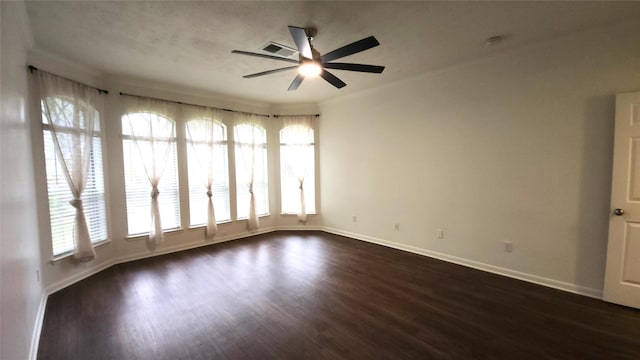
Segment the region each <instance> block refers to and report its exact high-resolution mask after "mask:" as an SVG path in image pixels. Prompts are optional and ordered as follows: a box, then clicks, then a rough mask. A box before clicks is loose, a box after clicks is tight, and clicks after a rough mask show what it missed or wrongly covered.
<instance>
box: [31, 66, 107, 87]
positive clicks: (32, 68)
mask: <svg viewBox="0 0 640 360" xmlns="http://www.w3.org/2000/svg"><path fill="white" fill-rule="evenodd" d="M27 68H29V72H30V73H32V74H33V72H34V71H42V72H45V73H47V74H51V75H54V76H57V77H59V78H61V79H65V80H69V81H72V82H74V83H77V84H80V85H83V86H87V87H90V88H92V89H96V90H98V93H100V94H108V93H109V91H107V90H105V89H100V88H97V87H95V86H91V85H87V84H84V83H81V82H79V81H76V80H73V79H69V78H66V77H64V76H60V75H57V74H54V73H50V72H48V71H44V70H40V69H38V68H37V67H35V66H33V65H28V66H27Z"/></svg>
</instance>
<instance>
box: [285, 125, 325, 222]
mask: <svg viewBox="0 0 640 360" xmlns="http://www.w3.org/2000/svg"><path fill="white" fill-rule="evenodd" d="M294 126H297V125H294ZM288 127H291V125H290V126H283V127H282V129H280V131H278V137H279V139H278V140H279V148H278V150H279V155H280V164H279V166H280V168H279V174H278V176H279V180H280V199H279V200H280V215H282V216H296V215H298V213H297V212H285V211H284V206H283V204H284V201H283V196H284V192H283V190H284V189H283V179H285V177H284V176H283V170H284V169H283V165H284V164H283V162H284V161H285V160H284V157H283V151H282V148H283V147H284V146H296V145H298V146H301V145H305V146H309V147H311V148H312V151H311V153H312V159H313V166H312V167H311V169H312V174H311V176H309V178H310V179H313V194H312V195H311V194H309V192H308V191H307V188H306V187H305V199H309V198H312V199H313V211H308V210H306V208H308V205H307V204H305V213H306V214H307V215H317V214H318V206H317V186H316V185H317V182H316V180H317V179H316V176H317V173H316V170H317V168H316V157H317V153H316V151H317V149H316V131H315V129H314V128H313V127H311V126H310V127H309V129H310V130H311V134H312V141H311V142H310V143H305V144H296V143H285V142H283V140H282V133H283V131H285V130H286V129H287V128H288ZM306 179H307V176H305V183H306Z"/></svg>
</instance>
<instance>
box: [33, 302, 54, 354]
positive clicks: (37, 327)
mask: <svg viewBox="0 0 640 360" xmlns="http://www.w3.org/2000/svg"><path fill="white" fill-rule="evenodd" d="M48 297H49V296H48V295H47V293H46V292H45V291H44V290H43V291H42V295H40V304H38V312H37V313H36V321H35V324H34V326H33V333H32V334H31V347H30V348H29V360H36V358H37V356H38V346H39V345H40V333H41V332H42V323H43V321H44V311H45V309H46V308H47V299H48Z"/></svg>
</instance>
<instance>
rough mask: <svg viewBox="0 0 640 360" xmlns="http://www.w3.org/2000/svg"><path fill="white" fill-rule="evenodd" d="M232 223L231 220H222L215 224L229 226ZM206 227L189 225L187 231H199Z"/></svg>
mask: <svg viewBox="0 0 640 360" xmlns="http://www.w3.org/2000/svg"><path fill="white" fill-rule="evenodd" d="M232 222H233V221H232V220H223V221H220V222H216V225H224V224H231V223H232ZM206 227H207V225H206V224H201V225H191V226H189V228H188V229H187V230H200V229H204V228H206Z"/></svg>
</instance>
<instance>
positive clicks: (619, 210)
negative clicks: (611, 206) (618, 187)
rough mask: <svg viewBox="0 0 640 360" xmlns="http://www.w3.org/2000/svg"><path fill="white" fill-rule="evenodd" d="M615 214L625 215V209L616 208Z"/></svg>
mask: <svg viewBox="0 0 640 360" xmlns="http://www.w3.org/2000/svg"><path fill="white" fill-rule="evenodd" d="M613 214H614V215H617V216H622V215H624V210H622V209H615V210H613Z"/></svg>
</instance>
